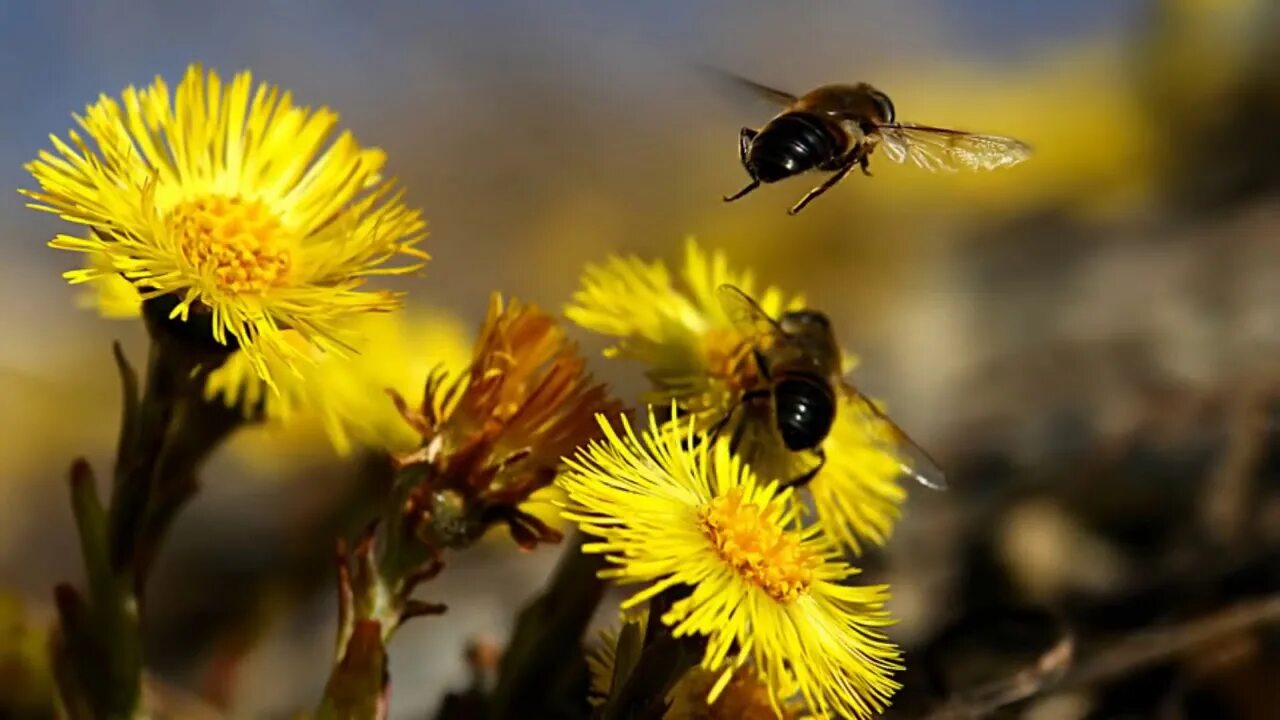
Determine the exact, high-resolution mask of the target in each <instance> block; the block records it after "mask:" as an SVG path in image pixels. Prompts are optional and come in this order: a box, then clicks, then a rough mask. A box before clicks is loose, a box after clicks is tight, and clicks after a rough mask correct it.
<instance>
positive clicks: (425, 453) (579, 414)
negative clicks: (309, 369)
mask: <svg viewBox="0 0 1280 720" xmlns="http://www.w3.org/2000/svg"><path fill="white" fill-rule="evenodd" d="M396 401H397V404H398V405H399V408H400V412H401V414H402V415H403V417H404V419H405V420H406V421H408V424H409V426H410V427H411V428H413V429H414V430H415V431H416V432H417V433H418V436H419V438H420V442H421V446H420V447H419V448H418V449H417V450H416V451H414V452H411V453H409V454H406V455H403V456H401V457H400V458H398V462H399V464H400V466H401V470H402V472H404V471H405V470H406V469H411V470H417V471H420V472H421V473H422V474H423V477H424V480H423V482H422V484H421V486H420V488H419V491H418V492H416V493H414V494H413V497H411V498H410V500H409V503H410V504H411V505H414V506H415V507H417V508H418V510H417V511H420V513H421V516H422V519H423V520H426V521H428V522H429V523H430V524H431V525H430V527H428V528H427V530H428V531H429V532H435V533H437V535H438V537H437V538H436V540H437V541H439V542H440V543H441V544H443V545H445V546H456V545H458V544H466V543H469V542H470V541H471V540H473V539H474V537H475V536H476V534H478V533H480V532H483V531H484V530H485V529H486V528H487V527H489V526H491V525H494V524H497V523H505V524H506V525H507V527H508V529H509V530H510V531H511V536H512V537H513V538H514V539H515V540H516V542H517V543H518V544H520V545H521V547H526V548H528V547H532V546H533V545H535V544H537V543H538V542H540V541H555V540H558V539H559V533H558V532H556V531H555V530H554V529H552V528H551V527H550V526H549V525H548V524H547V523H546V522H543V521H542V520H540V519H539V518H538V517H537V516H535V515H533V514H531V513H530V512H528V511H526V510H523V509H521V508H520V507H519V506H520V504H522V503H524V502H525V501H526V500H529V499H530V496H531V495H534V494H535V493H537V491H539V490H543V489H544V488H546V487H548V486H549V485H550V484H551V481H552V480H553V479H554V478H555V475H556V473H557V472H558V471H559V469H560V466H561V458H562V457H563V456H564V455H567V454H569V453H571V452H573V450H574V449H575V448H577V447H578V446H579V445H582V444H585V443H586V442H587V441H589V440H592V439H594V438H596V437H599V430H598V428H597V426H596V422H595V415H596V414H597V413H602V412H604V413H611V414H615V413H617V412H619V411H620V410H621V406H620V405H619V404H618V403H617V402H615V401H613V400H611V399H609V396H608V391H607V389H606V387H605V386H604V385H603V384H600V383H597V382H595V381H594V379H593V378H592V377H591V375H590V374H589V373H588V372H587V370H586V361H585V360H584V359H583V358H582V356H581V355H580V354H579V353H578V349H577V346H576V345H575V344H574V343H572V342H570V341H569V339H568V338H567V337H566V336H565V334H564V330H563V329H562V328H561V327H560V326H559V325H558V324H557V323H556V320H555V318H553V317H552V316H551V315H548V314H547V313H545V312H543V311H542V310H540V309H539V308H538V307H536V306H534V305H527V304H523V303H520V302H518V301H516V300H512V301H511V302H509V303H504V302H503V300H502V297H501V296H500V295H498V294H497V293H494V295H493V297H492V299H491V301H490V303H489V312H488V314H487V316H486V318H485V321H484V324H483V326H482V327H481V329H480V336H479V339H477V341H476V344H475V349H474V352H473V354H472V360H471V364H470V366H469V367H468V368H467V369H466V371H465V372H463V373H462V374H460V375H458V376H456V377H454V378H453V379H450V378H449V377H448V375H447V373H443V372H441V373H435V374H433V375H432V376H431V377H430V378H429V379H428V381H427V387H426V392H425V394H424V397H423V400H422V404H421V405H420V406H419V407H418V408H413V409H411V408H409V407H408V405H407V404H406V403H405V401H404V400H403V399H401V398H399V397H397V399H396ZM548 492H550V491H548ZM548 492H544V493H539V497H536V498H534V499H535V501H537V500H543V504H545V501H546V498H547V497H548V496H549V495H548ZM550 497H554V493H550Z"/></svg>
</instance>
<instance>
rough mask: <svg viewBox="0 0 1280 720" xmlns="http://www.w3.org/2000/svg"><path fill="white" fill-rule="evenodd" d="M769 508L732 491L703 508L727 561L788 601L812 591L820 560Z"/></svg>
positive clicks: (708, 529)
mask: <svg viewBox="0 0 1280 720" xmlns="http://www.w3.org/2000/svg"><path fill="white" fill-rule="evenodd" d="M775 517H776V516H775V514H774V513H771V512H770V511H769V507H768V506H767V505H766V506H763V507H762V506H760V505H757V504H755V503H750V502H744V501H743V493H742V489H741V488H733V489H732V490H730V491H729V492H728V493H726V494H724V495H721V496H719V497H717V498H715V499H714V500H712V501H711V502H709V503H707V504H705V505H703V506H702V507H701V508H700V510H699V518H700V520H701V522H702V531H703V532H704V533H706V535H707V538H708V539H710V540H711V543H712V545H714V546H715V548H716V551H717V552H719V553H720V557H721V558H723V559H724V561H725V562H726V563H728V564H729V565H730V566H732V567H733V569H734V570H736V571H737V572H738V574H740V575H741V576H742V577H743V578H745V579H747V580H750V581H751V582H753V583H755V584H756V585H759V586H760V587H761V588H762V589H764V591H765V592H767V593H769V595H770V596H771V597H773V598H774V599H775V600H777V601H779V602H782V603H789V602H792V601H793V600H795V599H796V598H798V597H800V596H801V595H803V594H804V593H805V592H807V591H808V589H809V585H810V584H811V583H812V582H813V570H814V568H815V567H816V566H817V565H818V564H819V562H820V558H818V557H816V556H815V555H814V554H813V553H812V552H810V551H809V550H808V549H806V548H804V547H803V546H801V544H800V539H799V537H797V536H795V535H793V534H791V533H788V532H787V531H786V530H785V529H783V528H782V527H781V526H780V525H779V524H778V522H777V520H776V519H775Z"/></svg>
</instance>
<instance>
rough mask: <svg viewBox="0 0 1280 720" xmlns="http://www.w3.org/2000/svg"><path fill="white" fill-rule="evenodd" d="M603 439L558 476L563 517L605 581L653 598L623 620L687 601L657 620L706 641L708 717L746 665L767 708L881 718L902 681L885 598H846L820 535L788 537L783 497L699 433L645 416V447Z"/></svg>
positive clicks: (871, 592) (866, 593) (639, 599)
mask: <svg viewBox="0 0 1280 720" xmlns="http://www.w3.org/2000/svg"><path fill="white" fill-rule="evenodd" d="M601 429H602V431H603V432H604V434H605V439H604V440H603V441H595V442H592V443H591V444H590V445H589V446H588V447H587V448H586V449H585V450H584V451H580V452H579V453H578V455H577V456H576V457H574V458H573V459H572V460H570V461H569V467H568V470H567V471H566V472H565V473H564V474H562V475H561V478H560V480H559V483H560V485H561V486H562V487H564V489H565V491H566V492H567V494H568V496H569V507H568V508H567V509H566V512H565V517H566V518H567V519H569V520H571V521H573V522H575V523H577V524H578V527H579V529H581V530H582V531H583V532H585V533H587V534H589V535H594V536H596V537H598V538H600V540H599V541H598V542H592V543H587V544H586V545H584V546H583V551H584V552H591V553H602V554H604V555H605V556H606V558H607V559H608V561H609V562H610V563H611V565H612V567H610V568H608V569H606V570H603V571H601V576H602V577H607V578H611V579H614V580H617V581H618V582H620V583H624V584H629V583H644V584H647V587H645V588H644V589H643V590H641V591H639V592H637V593H635V594H634V595H632V596H631V597H630V598H628V599H627V600H626V601H624V602H623V609H624V610H625V609H628V608H633V607H635V606H637V605H639V604H640V603H643V602H645V601H647V600H649V599H650V598H652V597H654V596H655V595H657V594H659V593H661V592H663V591H665V590H667V589H669V588H673V587H676V586H688V587H689V594H688V595H687V596H686V597H684V598H683V599H680V600H677V601H675V602H674V603H673V604H672V606H671V609H670V611H668V612H667V613H666V614H665V615H663V617H662V618H661V620H662V622H663V623H665V624H667V625H669V626H672V632H673V634H674V635H676V636H685V635H699V636H704V637H705V638H706V639H707V649H706V653H705V655H704V656H703V660H702V663H701V667H702V668H703V669H704V670H706V671H708V672H713V673H716V675H717V679H716V682H715V684H714V686H713V687H712V688H711V690H710V691H709V693H708V695H707V702H708V703H714V702H715V701H716V699H717V698H718V697H719V696H720V694H721V693H722V692H723V691H724V689H725V687H726V685H727V684H728V683H729V682H730V681H731V680H732V678H733V675H734V671H735V670H736V669H738V668H740V667H743V666H746V665H748V663H749V667H751V668H752V669H753V671H754V673H755V675H756V677H757V678H758V679H759V680H760V681H761V682H763V683H765V684H766V685H767V686H768V687H769V689H770V693H771V696H772V697H774V698H777V697H786V696H788V695H790V694H791V692H792V691H798V692H799V693H800V695H801V696H802V697H803V698H804V701H805V705H806V706H807V707H808V708H809V710H810V711H811V712H814V713H816V714H819V715H825V716H834V717H859V718H864V717H868V716H870V715H871V714H873V713H876V712H880V711H881V710H883V709H884V707H885V706H886V705H887V703H888V699H889V697H890V695H892V694H893V692H894V691H895V690H896V689H897V687H898V683H896V682H895V681H894V680H893V679H892V678H891V677H890V676H891V674H892V672H893V671H894V670H897V669H899V668H900V666H899V665H898V657H899V652H898V650H897V648H895V647H894V646H893V645H892V644H891V643H890V642H889V641H888V640H887V639H885V637H884V635H883V634H882V632H881V628H883V627H885V626H887V625H889V624H890V623H891V622H892V621H891V620H890V618H889V616H888V614H887V613H886V612H885V610H884V609H883V604H884V601H885V599H886V597H887V589H886V588H885V587H884V586H875V587H852V586H847V585H844V584H843V582H844V581H845V580H847V579H848V578H849V577H851V576H853V575H855V574H856V573H857V572H858V571H857V570H855V569H854V568H852V567H850V566H849V565H847V564H845V563H843V562H841V561H839V560H838V559H837V557H838V555H839V552H838V550H836V549H835V548H834V547H833V546H831V545H829V544H828V543H827V542H826V541H825V539H824V538H823V537H822V536H821V534H820V530H819V528H818V527H817V526H812V527H810V528H808V529H803V530H801V529H794V528H793V526H794V525H795V522H796V519H797V518H796V516H797V513H798V512H799V510H798V507H797V505H796V504H795V503H794V502H792V501H791V498H790V497H789V496H790V491H789V490H781V491H779V489H778V486H777V484H776V483H769V484H767V485H762V484H760V483H759V482H758V481H757V480H756V477H755V475H754V474H753V473H752V472H751V470H750V469H749V468H748V467H747V466H746V465H744V464H743V463H742V462H741V461H740V460H739V459H738V457H737V456H735V455H733V454H731V453H730V452H729V448H728V444H727V443H715V448H714V450H713V449H711V448H710V447H709V445H711V443H707V442H698V441H697V439H696V438H695V435H694V432H693V426H692V423H690V424H688V425H687V426H686V433H685V434H683V436H682V435H681V434H679V433H673V432H667V431H664V430H663V428H662V427H661V426H660V425H659V423H658V421H657V420H656V418H655V417H654V416H653V414H652V413H650V416H649V429H648V431H647V432H646V433H644V434H643V436H640V437H638V436H637V435H636V433H635V432H634V430H632V428H631V426H630V424H629V423H627V422H626V421H625V419H624V420H623V429H624V433H623V434H621V435H620V434H619V433H618V432H616V431H615V430H613V428H612V427H610V425H609V424H608V423H607V422H605V421H604V419H603V418H602V419H601ZM777 709H778V711H779V712H781V709H780V708H777Z"/></svg>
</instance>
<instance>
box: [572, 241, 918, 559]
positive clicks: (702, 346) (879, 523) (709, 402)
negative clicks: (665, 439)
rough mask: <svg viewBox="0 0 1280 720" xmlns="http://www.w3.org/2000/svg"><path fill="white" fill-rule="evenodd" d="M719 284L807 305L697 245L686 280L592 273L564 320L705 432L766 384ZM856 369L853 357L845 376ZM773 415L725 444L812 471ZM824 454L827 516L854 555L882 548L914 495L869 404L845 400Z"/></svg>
mask: <svg viewBox="0 0 1280 720" xmlns="http://www.w3.org/2000/svg"><path fill="white" fill-rule="evenodd" d="M722 284H729V285H734V286H736V287H738V288H740V289H742V290H743V291H744V292H745V293H747V294H748V295H750V296H752V297H754V298H755V300H756V301H757V302H758V303H759V304H760V307H761V309H763V310H764V311H765V312H766V313H767V314H769V315H770V316H771V317H777V316H779V315H780V314H781V313H782V312H784V311H786V310H798V309H801V308H803V307H804V300H803V298H801V297H799V296H788V295H786V294H784V293H783V292H782V291H781V290H779V289H778V288H776V287H766V288H764V289H763V290H761V291H756V290H755V287H756V283H755V278H754V276H753V274H752V273H751V272H749V271H739V270H734V269H732V268H730V266H729V262H728V258H727V257H726V256H725V255H724V253H720V252H716V253H713V254H708V253H706V252H705V251H703V250H702V249H701V248H700V247H699V246H698V244H697V243H696V242H695V241H693V240H692V239H690V240H689V241H688V242H687V243H686V247H685V262H684V266H683V268H682V270H681V273H680V276H679V282H677V280H676V279H675V278H673V277H672V275H671V273H670V272H669V271H668V270H667V268H666V266H665V265H664V264H663V263H662V262H660V261H658V262H646V261H644V260H641V259H639V258H635V257H628V258H618V257H614V258H610V259H609V260H608V262H607V263H605V264H604V265H600V266H588V267H587V269H586V271H585V272H584V273H583V279H582V289H581V290H579V291H578V292H577V293H575V294H574V297H573V302H572V303H571V304H570V305H569V307H568V308H567V309H566V311H565V314H566V316H567V317H569V319H570V320H572V321H574V322H576V323H577V324H578V325H581V326H582V327H584V328H587V329H588V330H593V331H595V332H599V333H602V334H604V335H607V336H610V337H613V338H616V339H617V342H616V344H615V345H613V346H612V347H610V348H608V349H607V350H606V351H605V354H606V356H608V357H625V358H630V359H633V360H638V361H639V362H641V363H643V364H644V365H645V367H646V375H647V377H648V378H649V381H650V383H651V390H650V392H649V393H648V395H647V396H646V400H647V401H648V402H650V403H652V404H654V405H659V406H664V405H668V404H670V403H673V402H674V403H675V404H676V405H677V406H678V407H679V409H680V412H681V413H682V414H683V415H687V416H690V417H691V418H692V422H693V424H694V427H695V428H696V429H697V430H698V431H699V432H703V431H707V430H709V429H711V428H712V427H714V426H716V424H717V423H719V422H720V421H721V420H722V419H723V418H724V417H725V416H726V414H728V413H729V412H730V411H731V410H732V409H733V408H734V406H735V405H736V404H737V403H738V401H739V398H741V396H742V394H743V393H744V392H746V391H748V390H750V389H752V388H753V387H757V386H758V383H759V382H760V378H759V377H758V374H757V372H756V369H755V363H754V362H751V358H750V349H751V346H750V340H751V338H750V337H749V336H748V335H747V334H746V333H744V331H743V330H742V329H741V328H740V327H738V326H737V325H736V324H735V323H734V321H733V319H732V318H731V317H730V316H729V314H728V313H727V312H726V310H725V308H724V307H723V306H722V305H721V302H720V299H719V297H718V296H717V292H716V289H717V288H718V287H719V286H720V285H722ZM855 363H856V361H855V359H854V358H853V357H852V356H850V355H848V354H846V357H845V363H844V365H845V367H844V369H845V371H846V372H848V371H849V370H852V368H853V366H854V364H855ZM772 413H773V410H772V403H769V404H768V407H762V408H760V407H757V408H748V409H747V411H745V412H744V411H738V412H735V413H734V416H733V418H732V420H731V422H730V423H728V424H727V425H725V426H724V427H723V428H722V429H721V431H720V433H719V437H720V438H732V439H735V440H736V442H735V443H734V450H735V452H737V453H738V454H739V455H741V456H742V457H744V458H745V459H746V461H747V462H748V463H749V464H750V465H751V466H752V468H753V470H755V472H756V474H757V475H758V476H759V477H763V478H768V479H776V480H779V481H782V482H785V481H787V480H789V479H793V478H797V477H800V476H802V475H804V474H805V473H806V472H807V471H809V470H811V469H812V468H813V467H814V465H815V462H816V461H815V459H814V458H812V457H810V454H809V453H793V452H789V451H788V450H787V449H786V446H785V445H784V444H783V442H782V439H781V437H780V435H779V434H778V432H777V430H776V423H775V421H774V418H773V414H772ZM822 448H823V450H824V451H825V452H826V456H827V461H826V465H825V466H824V467H823V468H822V470H821V472H819V473H818V474H817V475H816V476H815V477H814V478H813V480H812V481H810V482H809V483H808V484H807V485H806V487H807V488H808V489H809V491H810V492H811V493H812V497H813V500H814V507H815V509H816V512H817V517H818V520H819V521H820V522H821V523H822V524H823V525H824V526H825V527H826V529H827V531H828V532H830V533H831V534H832V535H833V536H835V537H836V538H838V539H839V540H840V542H841V543H843V544H844V545H845V546H847V547H849V548H851V549H853V550H854V551H860V550H861V547H862V543H864V542H867V541H870V542H872V543H875V544H883V543H884V542H885V541H886V540H887V539H888V537H889V534H890V532H891V531H892V528H893V525H894V523H895V522H896V520H897V518H898V516H899V506H900V505H901V503H902V501H903V500H904V499H905V497H906V491H905V490H904V489H903V487H902V485H901V484H900V483H899V481H898V478H899V476H900V475H901V473H902V462H901V460H900V459H899V458H898V457H897V456H896V452H895V450H894V442H893V435H892V434H891V433H890V432H889V431H888V428H887V427H885V426H884V425H883V424H882V423H881V422H880V420H879V418H877V417H876V416H875V415H874V413H872V412H870V411H869V410H868V409H867V408H866V406H865V405H863V404H862V403H861V402H858V401H854V400H847V399H846V400H845V401H843V402H841V404H840V406H839V408H838V410H837V412H836V418H835V423H834V425H833V426H832V428H831V431H830V432H829V434H828V435H827V438H826V439H825V440H824V441H823V443H822Z"/></svg>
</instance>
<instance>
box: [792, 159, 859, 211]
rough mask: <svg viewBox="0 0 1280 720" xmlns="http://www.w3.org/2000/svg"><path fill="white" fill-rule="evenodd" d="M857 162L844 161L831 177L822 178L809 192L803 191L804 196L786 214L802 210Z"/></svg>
mask: <svg viewBox="0 0 1280 720" xmlns="http://www.w3.org/2000/svg"><path fill="white" fill-rule="evenodd" d="M857 164H858V163H857V162H848V163H846V164H845V165H844V167H842V168H840V169H839V170H837V171H835V173H834V174H832V176H831V177H829V178H827V179H826V180H824V181H823V182H822V184H821V185H819V186H818V187H816V188H814V189H812V190H810V191H809V192H807V193H805V196H804V197H802V198H800V202H798V203H796V204H795V205H794V206H792V208H791V209H790V210H788V211H787V214H788V215H795V214H796V213H798V212H800V211H801V210H803V209H804V206H805V205H808V204H809V203H811V202H813V200H814V198H816V197H818V196H819V195H821V194H822V193H824V192H826V191H828V190H830V189H831V188H832V186H834V185H835V184H836V183H838V182H840V181H841V180H843V179H844V178H845V176H846V175H848V174H849V171H850V170H852V169H853V168H854V166H855V165H857Z"/></svg>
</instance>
